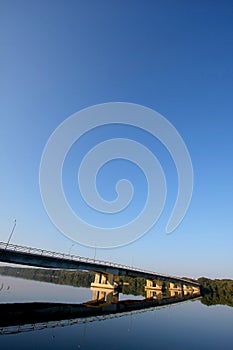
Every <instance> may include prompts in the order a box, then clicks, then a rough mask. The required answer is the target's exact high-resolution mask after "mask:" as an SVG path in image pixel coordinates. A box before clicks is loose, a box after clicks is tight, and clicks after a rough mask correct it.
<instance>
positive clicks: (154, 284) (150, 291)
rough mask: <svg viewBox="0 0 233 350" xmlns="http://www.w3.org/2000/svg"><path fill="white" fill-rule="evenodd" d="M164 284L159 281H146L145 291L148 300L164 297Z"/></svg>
mask: <svg viewBox="0 0 233 350" xmlns="http://www.w3.org/2000/svg"><path fill="white" fill-rule="evenodd" d="M162 289H163V282H162V281H158V280H152V279H146V285H145V291H146V298H147V299H151V298H153V297H154V296H156V297H159V296H162Z"/></svg>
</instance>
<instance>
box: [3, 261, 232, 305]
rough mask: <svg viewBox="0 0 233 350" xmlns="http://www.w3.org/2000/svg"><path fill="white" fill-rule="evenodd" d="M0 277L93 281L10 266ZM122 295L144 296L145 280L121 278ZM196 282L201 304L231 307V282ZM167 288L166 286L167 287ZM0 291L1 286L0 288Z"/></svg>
mask: <svg viewBox="0 0 233 350" xmlns="http://www.w3.org/2000/svg"><path fill="white" fill-rule="evenodd" d="M0 275H8V276H14V277H21V278H25V279H30V280H35V281H43V282H50V283H56V284H63V285H64V284H65V285H71V286H76V287H87V288H89V287H90V285H91V282H93V281H94V273H93V272H86V271H70V270H69V271H67V270H46V269H35V268H13V267H10V266H4V267H0ZM121 280H122V282H125V284H128V285H123V290H122V291H123V293H124V294H132V295H142V296H145V289H144V287H145V283H146V281H145V279H144V278H141V277H136V278H132V277H129V276H127V277H121ZM198 282H199V283H200V284H201V285H202V295H203V298H202V302H203V303H204V304H206V305H215V304H224V305H229V306H233V280H229V279H224V280H210V279H208V278H204V277H202V278H199V279H198ZM167 287H168V285H167ZM0 290H1V286H0Z"/></svg>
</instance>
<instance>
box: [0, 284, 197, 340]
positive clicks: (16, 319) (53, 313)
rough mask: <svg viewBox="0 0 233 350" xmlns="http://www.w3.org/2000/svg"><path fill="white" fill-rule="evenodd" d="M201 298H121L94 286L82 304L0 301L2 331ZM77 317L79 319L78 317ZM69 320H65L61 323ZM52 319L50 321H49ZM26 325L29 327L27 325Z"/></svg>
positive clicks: (12, 330)
mask: <svg viewBox="0 0 233 350" xmlns="http://www.w3.org/2000/svg"><path fill="white" fill-rule="evenodd" d="M198 298H200V294H193V295H186V296H184V295H175V296H173V297H167V296H158V297H154V298H146V299H142V300H129V299H128V300H121V301H119V293H116V292H109V291H103V290H97V289H93V298H92V300H90V301H87V302H85V303H81V304H66V303H44V302H33V303H10V304H9V303H7V304H0V314H1V319H0V332H1V333H2V334H9V333H10V334H12V333H18V332H23V331H29V330H33V329H38V328H37V326H36V325H37V324H38V325H39V326H40V328H46V327H49V326H50V327H55V326H58V325H65V324H67V325H68V324H71V323H78V322H82V321H84V320H85V322H86V321H88V320H89V321H90V320H91V321H94V320H95V318H96V319H99V318H100V317H101V316H102V317H104V318H108V316H110V317H112V316H114V315H115V316H118V315H124V314H127V313H131V312H133V311H135V312H140V311H143V310H147V309H149V308H156V307H161V306H166V305H171V304H177V303H181V302H185V301H187V300H191V299H198ZM75 320H76V321H75ZM62 321H66V323H65V324H64V323H60V322H62ZM49 323H51V324H49ZM26 325H27V327H25V326H26Z"/></svg>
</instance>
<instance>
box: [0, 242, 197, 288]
mask: <svg viewBox="0 0 233 350" xmlns="http://www.w3.org/2000/svg"><path fill="white" fill-rule="evenodd" d="M0 249H4V250H9V251H15V252H22V253H29V254H35V255H41V256H48V257H52V258H58V259H64V260H69V261H70V260H72V261H78V262H84V263H89V264H97V265H102V266H104V267H106V266H107V267H113V268H119V269H127V270H129V271H136V272H142V273H145V274H149V275H156V276H157V277H161V279H163V278H164V277H165V278H167V279H176V280H179V281H183V282H187V283H191V284H196V285H199V283H197V282H192V281H187V280H185V279H182V278H180V277H175V276H170V275H162V274H159V273H157V272H156V273H155V272H153V271H148V270H144V269H140V268H136V267H132V266H127V265H123V264H118V263H112V262H109V261H104V260H96V259H91V258H85V257H81V256H78V255H71V254H66V253H58V252H53V251H49V250H45V249H39V248H32V247H27V246H20V245H15V244H8V243H5V242H0Z"/></svg>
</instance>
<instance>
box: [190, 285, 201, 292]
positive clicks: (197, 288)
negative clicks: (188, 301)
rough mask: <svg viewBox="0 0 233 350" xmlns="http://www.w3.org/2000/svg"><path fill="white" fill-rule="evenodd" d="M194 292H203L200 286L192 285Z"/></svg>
mask: <svg viewBox="0 0 233 350" xmlns="http://www.w3.org/2000/svg"><path fill="white" fill-rule="evenodd" d="M192 290H193V293H195V294H199V293H200V292H201V290H200V287H196V286H192Z"/></svg>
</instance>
